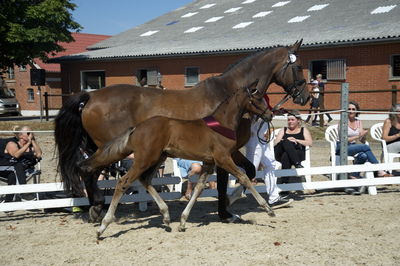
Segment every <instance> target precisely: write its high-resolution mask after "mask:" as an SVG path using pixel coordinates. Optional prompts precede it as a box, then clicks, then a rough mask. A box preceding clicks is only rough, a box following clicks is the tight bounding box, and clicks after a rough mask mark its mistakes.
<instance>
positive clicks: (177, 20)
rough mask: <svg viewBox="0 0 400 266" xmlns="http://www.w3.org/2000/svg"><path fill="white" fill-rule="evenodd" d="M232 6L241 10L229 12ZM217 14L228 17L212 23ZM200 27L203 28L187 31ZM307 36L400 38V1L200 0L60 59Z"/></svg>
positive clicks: (265, 43) (325, 39) (225, 48)
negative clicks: (147, 34)
mask: <svg viewBox="0 0 400 266" xmlns="http://www.w3.org/2000/svg"><path fill="white" fill-rule="evenodd" d="M246 2H247V3H246ZM213 4H214V5H213ZM204 7H208V8H204ZM379 7H381V8H379ZM232 8H239V9H236V11H233V12H228V13H227V10H229V9H232ZM377 8H379V9H377ZM313 9H314V10H313ZM318 9H319V10H318ZM374 10H375V12H374ZM260 12H265V13H261V14H260ZM188 14H189V15H190V14H192V16H189V15H188ZM256 14H258V16H259V17H257V16H256V17H255V15H256ZM185 15H186V17H185ZM262 15H264V16H262ZM216 17H222V18H220V19H219V20H217V21H215V22H206V21H207V20H209V19H211V18H216ZM296 17H297V19H296ZM302 19H304V20H302ZM214 20H216V19H214ZM293 20H294V21H300V22H292V21H293ZM301 20H302V21H301ZM240 23H247V24H249V25H248V26H246V27H243V28H240V27H239V28H235V25H236V27H238V25H245V24H240ZM194 27H198V28H197V29H198V30H197V31H194V32H191V33H188V32H186V33H185V31H187V30H189V29H193V28H194ZM200 27H201V28H200ZM194 29H195V28H194ZM151 32H153V34H152V35H149V36H141V35H142V34H145V35H146V33H151ZM301 38H303V45H306V46H330V45H334V44H343V43H349V42H350V43H354V42H368V41H377V40H396V41H398V40H400V0H291V1H289V0H281V1H280V0H255V1H253V0H198V1H194V2H192V3H190V4H188V5H186V6H183V7H181V8H178V9H176V10H175V11H172V12H170V13H168V14H165V15H163V16H160V17H158V18H156V19H154V20H151V21H149V22H147V23H145V24H142V25H140V26H137V27H135V28H132V29H130V30H128V31H125V32H122V33H120V34H118V35H115V36H113V37H111V38H109V39H107V40H104V41H101V42H99V43H97V44H95V45H92V46H90V47H89V49H91V51H87V52H84V53H81V54H76V55H72V56H67V57H64V58H60V59H61V60H85V59H86V60H90V59H105V58H108V59H113V58H114V59H119V58H125V57H154V56H174V55H180V54H199V53H224V52H234V51H243V50H255V49H259V48H266V47H275V46H280V45H288V44H292V43H294V42H295V41H296V40H298V39H301Z"/></svg>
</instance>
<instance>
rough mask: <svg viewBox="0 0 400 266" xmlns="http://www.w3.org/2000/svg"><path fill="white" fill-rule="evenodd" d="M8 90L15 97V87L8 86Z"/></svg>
mask: <svg viewBox="0 0 400 266" xmlns="http://www.w3.org/2000/svg"><path fill="white" fill-rule="evenodd" d="M9 90H10V92H11V93H12V95H13V96H14V97H15V96H16V95H17V94H15V89H14V88H10V89H9Z"/></svg>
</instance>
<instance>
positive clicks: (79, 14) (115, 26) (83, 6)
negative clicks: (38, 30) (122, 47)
mask: <svg viewBox="0 0 400 266" xmlns="http://www.w3.org/2000/svg"><path fill="white" fill-rule="evenodd" d="M192 1H194V0H114V1H110V0H72V1H71V2H73V3H74V4H76V5H77V7H76V9H75V10H74V11H73V12H72V15H73V18H74V20H75V21H76V22H78V23H79V24H81V26H83V27H84V28H83V30H82V31H81V32H83V33H94V34H106V35H116V34H118V33H121V32H123V31H126V30H128V29H131V28H133V27H135V26H137V25H140V24H143V23H145V22H147V21H150V20H152V19H153V18H156V17H159V16H161V15H163V14H165V13H168V12H170V11H173V10H175V9H177V8H178V7H181V6H184V5H186V4H188V3H190V2H192Z"/></svg>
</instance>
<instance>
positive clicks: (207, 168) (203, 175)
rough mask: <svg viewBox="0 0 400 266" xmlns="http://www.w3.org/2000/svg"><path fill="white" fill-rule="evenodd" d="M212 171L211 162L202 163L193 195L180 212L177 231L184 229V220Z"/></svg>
mask: <svg viewBox="0 0 400 266" xmlns="http://www.w3.org/2000/svg"><path fill="white" fill-rule="evenodd" d="M213 171H214V165H213V164H204V165H203V167H202V172H201V174H200V177H199V180H198V181H197V184H196V186H195V188H194V192H193V195H192V197H191V198H190V200H189V203H188V205H186V208H185V209H184V210H183V212H182V215H181V224H180V225H179V227H178V231H179V232H184V231H185V230H186V221H187V219H188V218H189V214H190V211H191V210H192V208H193V205H194V203H195V202H196V200H197V198H198V197H199V196H200V194H201V192H202V191H203V189H204V188H205V186H206V181H207V177H208V176H209V175H210V174H212V172H213ZM189 178H190V177H189Z"/></svg>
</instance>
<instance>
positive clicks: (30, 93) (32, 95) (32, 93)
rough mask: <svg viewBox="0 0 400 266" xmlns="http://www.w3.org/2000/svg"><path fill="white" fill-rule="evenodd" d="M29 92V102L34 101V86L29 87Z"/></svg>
mask: <svg viewBox="0 0 400 266" xmlns="http://www.w3.org/2000/svg"><path fill="white" fill-rule="evenodd" d="M26 92H27V93H28V102H34V101H35V92H34V90H33V89H32V88H29V89H27V90H26Z"/></svg>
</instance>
